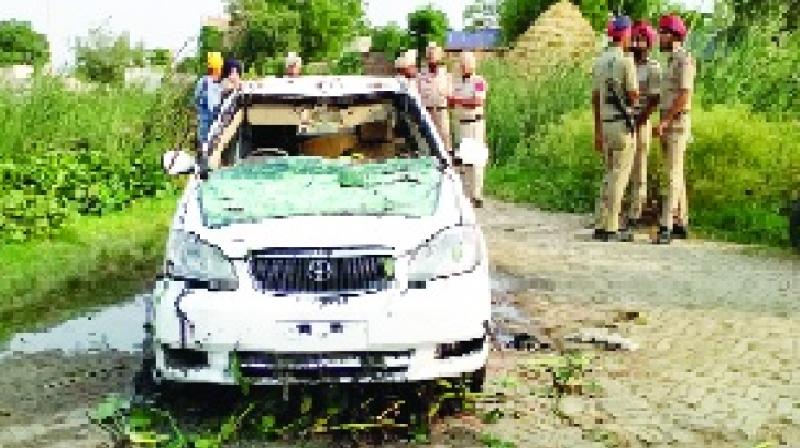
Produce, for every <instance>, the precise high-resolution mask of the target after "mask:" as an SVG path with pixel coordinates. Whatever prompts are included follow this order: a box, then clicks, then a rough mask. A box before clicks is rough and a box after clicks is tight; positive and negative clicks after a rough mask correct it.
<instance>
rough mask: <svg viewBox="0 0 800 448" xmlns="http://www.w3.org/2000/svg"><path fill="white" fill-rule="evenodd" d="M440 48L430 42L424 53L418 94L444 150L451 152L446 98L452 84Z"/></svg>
mask: <svg viewBox="0 0 800 448" xmlns="http://www.w3.org/2000/svg"><path fill="white" fill-rule="evenodd" d="M442 53H443V51H442V48H441V47H439V46H438V45H437V44H436V42H430V43H429V44H428V48H427V49H426V51H425V58H426V60H427V70H425V71H423V73H421V74H420V77H419V92H420V96H421V97H422V104H423V105H424V106H425V108H427V109H428V112H429V113H430V114H431V117H433V123H434V124H435V125H436V129H437V130H438V131H439V135H440V136H441V138H442V141H443V142H444V146H445V148H446V149H447V150H448V151H450V152H452V151H453V145H452V139H451V136H450V113H449V111H448V104H447V98H448V97H450V96H451V94H452V90H453V87H452V82H451V80H450V76H449V74H448V73H447V68H446V67H445V66H444V64H443V62H442Z"/></svg>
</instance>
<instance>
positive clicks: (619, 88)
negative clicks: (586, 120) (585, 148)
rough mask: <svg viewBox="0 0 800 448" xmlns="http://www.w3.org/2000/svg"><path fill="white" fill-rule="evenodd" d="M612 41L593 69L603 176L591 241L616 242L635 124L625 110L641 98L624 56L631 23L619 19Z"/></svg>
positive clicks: (597, 145) (596, 131) (610, 27)
mask: <svg viewBox="0 0 800 448" xmlns="http://www.w3.org/2000/svg"><path fill="white" fill-rule="evenodd" d="M607 32H608V36H609V37H610V39H611V40H610V42H609V44H608V47H607V48H606V50H605V51H604V52H603V53H602V54H601V55H600V57H599V58H598V59H597V61H596V62H595V64H594V68H593V70H592V110H593V112H594V148H595V150H596V151H597V152H599V153H600V154H602V155H603V159H604V162H605V170H606V173H605V176H604V178H603V185H602V188H601V191H600V207H599V210H598V212H599V213H598V214H597V221H596V223H595V231H594V239H597V240H602V241H619V240H621V239H624V238H622V237H621V235H620V232H619V225H620V211H621V209H622V197H623V195H624V194H625V187H627V185H628V180H629V178H630V173H631V165H632V164H633V155H634V148H633V132H634V126H635V123H634V122H633V117H632V116H631V111H630V109H629V105H631V104H633V103H635V102H636V100H637V99H638V97H639V86H638V83H637V82H636V67H635V66H634V62H633V59H632V58H631V57H630V56H628V55H626V54H625V50H626V49H627V48H628V46H629V45H630V39H631V20H630V18H628V17H627V16H621V17H617V18H615V19H614V20H612V21H611V22H610V23H609V24H608V30H607Z"/></svg>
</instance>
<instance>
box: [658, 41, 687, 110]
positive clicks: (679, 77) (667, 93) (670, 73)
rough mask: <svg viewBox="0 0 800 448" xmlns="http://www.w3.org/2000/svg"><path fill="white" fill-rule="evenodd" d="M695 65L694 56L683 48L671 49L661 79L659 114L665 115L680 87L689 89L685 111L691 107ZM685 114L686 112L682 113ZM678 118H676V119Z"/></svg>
mask: <svg viewBox="0 0 800 448" xmlns="http://www.w3.org/2000/svg"><path fill="white" fill-rule="evenodd" d="M694 75H695V65H694V58H692V55H690V54H689V52H688V51H687V50H686V49H685V48H679V49H677V50H675V51H673V52H672V53H671V54H670V56H669V60H668V61H667V70H666V71H665V72H664V77H663V79H662V81H661V114H662V115H665V114H666V113H667V111H669V110H670V108H671V107H672V103H673V102H674V101H675V99H676V98H677V97H678V93H679V92H680V90H682V89H687V90H688V91H689V100H688V103H687V104H686V110H685V112H687V113H688V112H689V111H690V110H691V108H692V92H693V91H694ZM684 115H686V114H684ZM678 120H679V119H676V121H678Z"/></svg>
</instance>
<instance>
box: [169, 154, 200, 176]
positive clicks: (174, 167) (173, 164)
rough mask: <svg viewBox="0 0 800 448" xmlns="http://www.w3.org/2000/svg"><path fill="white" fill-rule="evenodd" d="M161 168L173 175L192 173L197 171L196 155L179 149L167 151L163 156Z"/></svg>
mask: <svg viewBox="0 0 800 448" xmlns="http://www.w3.org/2000/svg"><path fill="white" fill-rule="evenodd" d="M161 168H163V169H164V172H165V173H167V174H169V175H171V176H177V175H180V174H192V173H194V172H195V162H194V157H192V156H191V155H189V154H187V153H186V152H184V151H181V150H179V149H176V150H172V151H167V152H165V153H164V156H163V157H162V158H161Z"/></svg>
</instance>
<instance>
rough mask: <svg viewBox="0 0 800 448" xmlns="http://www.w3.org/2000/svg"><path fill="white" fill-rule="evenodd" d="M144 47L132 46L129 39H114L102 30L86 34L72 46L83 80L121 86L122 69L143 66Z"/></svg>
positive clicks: (122, 78) (123, 70)
mask: <svg viewBox="0 0 800 448" xmlns="http://www.w3.org/2000/svg"><path fill="white" fill-rule="evenodd" d="M145 55H146V52H145V50H144V46H143V45H142V44H141V43H139V44H137V45H135V46H134V45H131V40H130V36H129V35H128V34H127V33H122V34H119V35H117V36H114V35H112V34H111V33H110V32H108V31H106V30H104V29H102V28H95V29H92V30H90V31H89V34H88V36H87V37H84V38H78V39H77V41H76V45H75V62H76V64H75V65H76V69H77V72H78V74H79V75H80V76H82V77H83V78H86V79H89V80H92V81H97V82H102V83H121V82H122V81H123V80H124V79H125V68H127V67H143V66H144V65H145V59H146V58H145Z"/></svg>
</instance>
